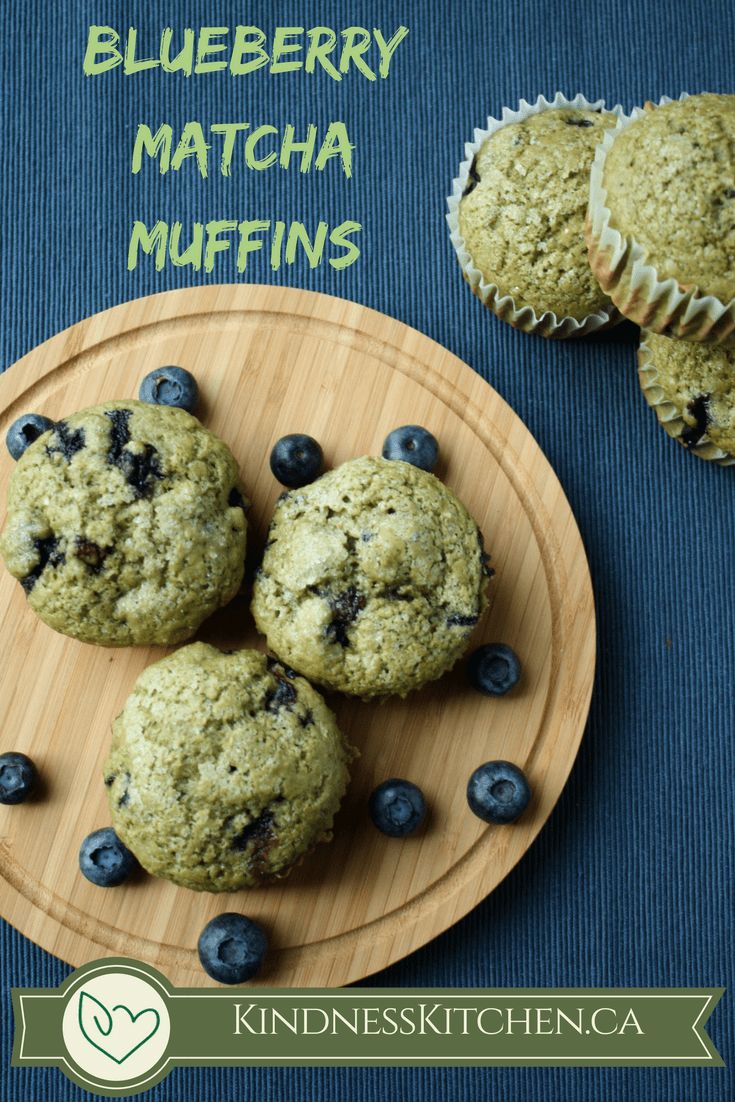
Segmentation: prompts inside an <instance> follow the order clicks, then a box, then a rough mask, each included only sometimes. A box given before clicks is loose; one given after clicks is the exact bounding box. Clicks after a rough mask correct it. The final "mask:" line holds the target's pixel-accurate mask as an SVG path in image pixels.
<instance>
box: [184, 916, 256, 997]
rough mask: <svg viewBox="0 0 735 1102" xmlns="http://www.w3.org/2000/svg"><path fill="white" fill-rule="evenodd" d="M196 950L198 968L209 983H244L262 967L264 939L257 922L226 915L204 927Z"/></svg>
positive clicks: (218, 917) (243, 917)
mask: <svg viewBox="0 0 735 1102" xmlns="http://www.w3.org/2000/svg"><path fill="white" fill-rule="evenodd" d="M197 949H198V950H199V960H200V961H201V963H202V968H203V969H204V971H205V972H206V973H207V974H208V975H210V976H211V977H212V979H213V980H219V982H220V983H245V981H246V980H249V979H251V978H252V977H253V976H254V975H255V973H256V972H257V971H258V969H259V968H260V966H261V964H262V963H263V958H264V957H265V954H266V950H267V949H268V939H267V937H266V936H265V933H264V931H263V930H262V929H261V927H260V926H258V924H257V922H253V920H252V919H251V918H246V917H245V915H240V914H236V913H235V912H234V911H227V912H226V913H225V914H221V915H217V917H216V918H213V919H212V921H211V922H208V923H207V925H206V926H205V927H204V929H203V930H202V932H201V934H200V935H199V942H198V943H197Z"/></svg>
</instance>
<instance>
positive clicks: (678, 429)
mask: <svg viewBox="0 0 735 1102" xmlns="http://www.w3.org/2000/svg"><path fill="white" fill-rule="evenodd" d="M638 380H639V382H640V384H641V390H642V391H643V396H644V398H645V399H646V401H647V402H648V404H649V406H650V407H651V409H652V410H653V411H654V413H655V414H656V416H657V417H658V419H659V422H660V424H661V426H662V427H663V428H664V429H665V430H666V432H667V433H668V434H669V436H671V437H672V438H673V439H674V440H676V441H677V442H678V443H679V444H681V445H682V447H685V448H686V450H687V451H689V452H692V453H693V454H694V455H698V456H699V458H700V459H707V460H709V461H710V462H712V463H719V464H720V466H722V467H731V466H733V464H735V456H732V455H730V453H729V452H726V451H723V450H722V448H720V447H718V446H717V444H715V443H713V442H712V440H710V438H709V437H708V436H707V433H705V434H704V435H703V436H702V437H701V438H700V439H699V440H698V441H697V443H696V444H684V443H683V442H682V440H681V434H682V433H683V432H684V431H685V430H686V429H687V428H689V426H688V425H687V423H686V421H685V420H684V418H683V417H682V415H681V413H680V411H679V410H678V409H677V407H676V406H675V405H674V403H673V402H671V401H670V400H669V399H668V398H667V397H666V394H665V393H664V390H663V388H662V386H661V385H660V383H659V379H658V370H657V368H656V366H655V364H654V363H653V357H652V353H651V349H650V348H649V346H648V345H647V344H646V331H645V330H643V331H642V333H641V342H640V345H639V346H638Z"/></svg>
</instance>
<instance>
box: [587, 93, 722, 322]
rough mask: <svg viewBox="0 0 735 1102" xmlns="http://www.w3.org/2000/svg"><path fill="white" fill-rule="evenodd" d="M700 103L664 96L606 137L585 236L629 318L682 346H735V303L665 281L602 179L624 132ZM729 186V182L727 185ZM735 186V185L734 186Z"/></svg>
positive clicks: (598, 271)
mask: <svg viewBox="0 0 735 1102" xmlns="http://www.w3.org/2000/svg"><path fill="white" fill-rule="evenodd" d="M694 98H696V99H699V98H700V97H692V96H690V95H689V94H688V93H686V92H684V93H682V94H681V95H680V96H679V97H678V100H673V99H671V98H670V97H669V96H662V97H661V99H660V100H659V102H658V104H656V105H654V104H647V105H646V107H645V108H641V107H636V108H634V109H633V111H632V112H631V114H630V115H629V116H623V117H621V118H620V119H619V121H618V123H617V126H616V127H614V128H613V129H611V130H609V131H607V133H606V134H605V135H604V137H603V139H602V142H601V143H600V145H599V146H598V148H597V152H596V154H595V160H594V163H593V165H592V172H591V175H590V203H589V209H588V213H587V221H586V226H585V236H586V238H587V246H588V249H589V255H590V264H591V266H592V270H593V271H594V273H595V275H596V277H597V279H598V281H599V283H600V285H601V286H602V287H603V289H604V290H605V291H606V292H607V293H608V294H609V295H610V297H611V299H612V300H613V302H614V303H615V305H616V306H617V308H618V309H619V310H620V312H621V313H622V314H624V315H625V317H627V318H629V319H630V320H631V321H634V322H636V323H637V324H638V325H641V326H643V327H645V328H647V329H649V330H651V331H652V332H655V333H663V334H665V335H667V336H670V337H678V338H680V339H683V340H688V341H697V342H705V343H712V344H735V298H729V299H728V298H718V297H717V296H716V295H714V294H707V293H705V292H704V291H703V290H702V289H700V287H698V286H696V285H691V286H684V285H683V284H681V283H680V282H679V281H678V279H676V278H675V277H674V276H668V277H664V276H662V275H660V274H659V272H658V271H657V269H656V267H655V266H654V265H653V264H651V263H648V262H647V251H646V250H645V249H644V247H643V246H642V245H641V243H640V242H639V241H636V240H635V238H634V237H633V236H632V235H626V234H624V233H622V232H621V231H620V230H619V229H618V228H617V227H616V226H615V225H613V213H612V211H611V209H610V206H609V205H608V192H607V189H606V188H605V186H604V183H603V178H604V171H605V163H606V160H607V156H608V153H609V151H610V149H611V148H612V146H613V144H614V142H615V141H616V140H617V138H618V136H619V135H620V133H621V131H623V130H624V129H625V128H626V127H628V126H630V125H631V124H632V123H634V122H636V120H638V119H640V118H641V117H642V116H644V115H646V114H647V113H648V111H649V110H657V109H658V108H660V107H664V106H666V105H668V104H673V103H678V102H681V101H684V100H691V99H694ZM723 182H727V181H723ZM733 183H734V184H735V180H733Z"/></svg>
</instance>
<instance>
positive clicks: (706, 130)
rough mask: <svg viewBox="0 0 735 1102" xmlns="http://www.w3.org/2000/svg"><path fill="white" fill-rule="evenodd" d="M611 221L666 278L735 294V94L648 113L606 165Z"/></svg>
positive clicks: (616, 144)
mask: <svg viewBox="0 0 735 1102" xmlns="http://www.w3.org/2000/svg"><path fill="white" fill-rule="evenodd" d="M603 185H604V187H605V188H606V190H607V200H606V202H607V206H608V208H609V210H610V213H611V218H610V225H611V226H612V227H613V228H615V229H617V230H619V232H620V233H622V234H623V235H624V236H626V237H629V238H631V239H632V240H634V241H635V242H636V243H637V244H638V245H640V246H641V248H642V249H643V253H644V256H643V259H644V260H645V261H646V262H647V263H649V264H651V265H652V266H653V267H654V268H655V269H656V271H657V274H658V276H659V278H660V279H668V278H670V277H673V278H674V279H676V281H677V282H678V284H679V285H680V287H681V289H682V290H684V291H691V290H697V291H698V292H699V293H700V294H710V295H716V296H717V298H719V299H720V300H721V301H723V302H729V301H730V300H731V299H732V298H733V297H735V96H724V95H713V94H711V93H705V94H703V95H698V96H690V97H689V98H688V99H685V100H677V101H675V102H673V103H667V104H665V105H664V106H662V107H656V108H655V109H653V110H650V111H645V112H644V113H643V114H642V115H641V116H640V117H639V118H637V119H635V120H634V121H633V122H631V123H630V124H629V125H628V126H625V127H624V128H623V129H622V130H621V131H620V133H619V134H617V135H616V137H615V140H614V141H613V142H612V145H611V146H610V149H609V150H608V152H607V155H606V158H605V164H604V170H603Z"/></svg>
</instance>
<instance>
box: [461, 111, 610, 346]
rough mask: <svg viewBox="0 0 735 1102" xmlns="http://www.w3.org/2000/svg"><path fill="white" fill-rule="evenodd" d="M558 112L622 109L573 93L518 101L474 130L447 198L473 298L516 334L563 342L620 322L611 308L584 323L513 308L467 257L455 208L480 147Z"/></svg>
mask: <svg viewBox="0 0 735 1102" xmlns="http://www.w3.org/2000/svg"><path fill="white" fill-rule="evenodd" d="M560 107H576V108H580V109H583V110H588V111H599V110H604V111H609V112H610V113H612V114H615V115H618V117H619V118H622V117H623V110H622V108H621V107H620V106H619V105H616V106H615V107H606V106H605V101H604V100H601V99H600V100H593V101H591V100H588V99H586V98H585V97H584V96H583V95H581V93H580V94H577V95H576V96H575V97H574V99H567V97H566V96H565V95H563V94H562V93H561V92H557V93H556V95H555V96H554V98H553V99H552V100H547V99H546V98H545V97H544V96H539V97H538V99H537V100H536V102H535V103H527V102H526V100H524V99H522V100H521V101H520V103H519V104H518V108H517V109H516V110H515V111H513V110H512V109H511V108H510V107H504V108H503V112H502V116H501V118H499V119H495V118H493V117H492V116H490V117H489V118H488V120H487V123H486V125H485V128H484V129H479V128H478V129H476V130H475V132H474V135H473V140H472V141H471V142H467V143H466V145H465V158H466V159H465V160H464V161H463V162H462V164H461V165H460V166H459V175H458V176H457V178H456V179H455V180H454V183H453V185H452V194H451V195H450V196H449V197H448V198H447V206H448V208H449V213H448V214H447V216H446V217H447V223H448V224H449V231H450V236H451V239H452V244H453V245H454V249H455V252H456V253H457V258H458V260H459V263H460V266H461V268H462V274H463V276H464V278H465V279H466V281H467V282H468V283H469V285H470V287H471V288H472V291H473V293H474V294H475V295H476V296H477V297H478V298H479V299H480V301H481V302H483V303H484V305H485V306H487V307H489V309H491V310H492V311H493V312H494V313H495V314H497V316H498V317H499V318H500V319H501V320H502V321H505V322H508V324H509V325H513V326H515V328H516V329H523V330H524V331H525V332H526V333H537V334H539V335H540V336H542V337H552V338H556V339H561V338H564V337H579V336H584V335H585V334H586V333H593V332H595V330H599V329H605V328H607V327H608V326H610V325H614V324H616V323H617V322H618V321H620V320H621V318H620V315H619V313H618V311H617V310H616V309H615V307H614V306H612V305H610V306H609V307H605V308H604V309H602V310H599V311H597V312H596V313H594V314H588V315H587V316H586V317H585V318H582V319H578V318H572V317H568V316H562V317H559V316H557V315H556V314H555V313H554V312H553V310H546V311H545V312H544V313H542V314H537V313H536V311H535V310H534V309H533V307H531V306H521V307H518V306H516V304H515V302H514V300H513V298H512V296H511V295H508V294H504V293H503V292H502V291H501V290H500V288H499V287H498V285H497V284H496V283H488V282H487V281H486V280H485V278H484V277H483V275H482V272H481V271H480V270H479V268H477V267H476V266H475V265H474V264H473V262H472V257H471V256H470V254H469V252H468V250H467V247H466V245H465V243H464V239H463V237H462V235H461V233H460V231H459V203H460V199H461V198H462V195H463V193H464V190H465V187H466V186H467V180H468V179H469V174H470V168H471V166H472V162H473V160H474V157H475V154H476V153H478V152H479V150H480V147H481V146H482V144H483V143H484V142H485V141H486V140H487V138H489V137H490V135H491V134H494V133H495V132H496V130H500V129H501V128H502V127H503V126H508V125H509V124H510V123H514V122H521V121H522V120H523V119H526V118H528V116H529V115H537V114H539V113H540V112H541V111H549V110H552V109H556V108H560Z"/></svg>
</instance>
